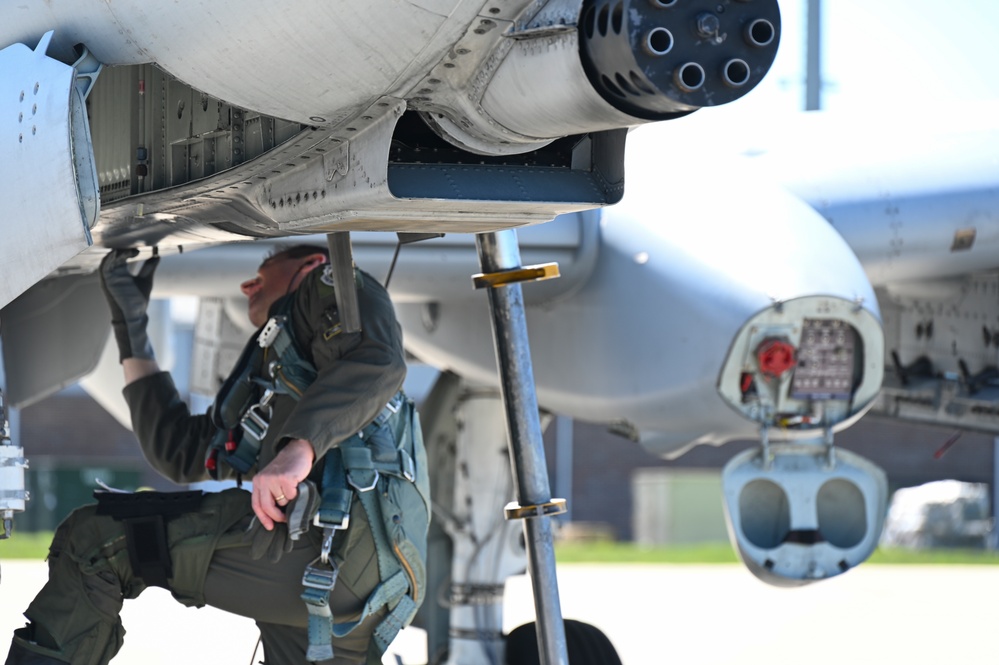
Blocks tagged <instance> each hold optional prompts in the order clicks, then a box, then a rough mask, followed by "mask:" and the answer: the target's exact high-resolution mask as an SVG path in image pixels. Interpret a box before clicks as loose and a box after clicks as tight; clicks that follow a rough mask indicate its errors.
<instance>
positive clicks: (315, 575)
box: [302, 556, 340, 591]
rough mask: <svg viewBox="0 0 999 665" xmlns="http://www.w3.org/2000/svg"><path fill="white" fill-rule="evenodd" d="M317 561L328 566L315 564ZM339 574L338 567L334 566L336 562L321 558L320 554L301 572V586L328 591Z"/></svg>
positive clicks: (334, 583) (334, 584)
mask: <svg viewBox="0 0 999 665" xmlns="http://www.w3.org/2000/svg"><path fill="white" fill-rule="evenodd" d="M317 563H318V564H321V565H322V566H328V568H327V567H320V566H317V565H316V564H317ZM339 574H340V569H339V568H337V567H336V564H334V563H333V562H332V561H329V560H328V559H327V560H323V558H322V556H319V557H317V558H316V559H314V560H313V561H312V563H310V564H309V565H308V566H306V567H305V572H304V573H302V586H304V587H306V588H307V589H320V590H322V591H330V590H332V589H333V587H334V586H336V578H337V575H339Z"/></svg>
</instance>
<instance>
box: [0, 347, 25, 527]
mask: <svg viewBox="0 0 999 665" xmlns="http://www.w3.org/2000/svg"><path fill="white" fill-rule="evenodd" d="M6 387H7V378H6V374H5V371H4V360H3V342H2V341H0V540H4V539H6V538H10V536H11V534H12V533H13V530H14V514H15V513H19V512H22V511H24V508H25V502H26V501H27V500H28V492H27V490H25V485H24V470H25V469H26V468H27V467H28V461H27V460H26V459H25V458H24V450H23V449H22V448H21V447H19V446H17V445H16V444H15V441H16V440H17V438H18V436H17V434H18V432H17V429H18V418H17V415H18V414H17V410H16V409H14V408H10V409H9V410H8V405H7V397H6V395H5V394H4V392H3V391H4V389H5V388H6Z"/></svg>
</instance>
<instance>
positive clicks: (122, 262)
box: [100, 249, 160, 360]
mask: <svg viewBox="0 0 999 665" xmlns="http://www.w3.org/2000/svg"><path fill="white" fill-rule="evenodd" d="M138 254H139V250H137V249H113V250H111V251H110V252H109V253H108V255H107V256H105V257H104V260H103V261H101V269H100V274H101V289H103V291H104V297H105V298H106V299H107V301H108V306H109V307H110V308H111V329H112V330H113V331H114V338H115V341H116V342H117V343H118V356H119V358H118V359H119V360H125V359H126V358H142V359H145V360H154V356H153V347H152V345H151V344H150V343H149V336H148V335H147V334H146V326H147V325H148V323H149V317H148V316H147V315H146V308H148V307H149V293H150V292H151V291H152V290H153V273H154V272H155V271H156V266H158V265H159V263H160V257H158V256H154V257H152V258H151V259H149V260H147V261H146V262H145V263H144V264H142V268H141V269H140V270H139V274H137V275H132V273H131V272H129V270H128V263H127V261H128V259H130V258H132V257H134V256H138Z"/></svg>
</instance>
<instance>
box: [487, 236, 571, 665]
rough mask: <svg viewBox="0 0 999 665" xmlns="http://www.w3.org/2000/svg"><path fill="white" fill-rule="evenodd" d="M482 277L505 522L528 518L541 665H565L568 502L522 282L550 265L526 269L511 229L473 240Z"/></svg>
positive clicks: (550, 273) (551, 272) (547, 273)
mask: <svg viewBox="0 0 999 665" xmlns="http://www.w3.org/2000/svg"><path fill="white" fill-rule="evenodd" d="M475 245H476V248H477V250H478V254H479V265H480V266H481V267H482V272H483V274H482V275H479V276H476V277H475V278H473V279H474V281H475V283H476V285H477V286H488V287H489V289H488V293H489V308H490V310H491V312H492V317H493V341H494V342H495V345H496V360H497V363H498V365H499V374H500V384H501V389H502V393H503V403H504V405H505V408H506V417H507V429H508V431H509V434H510V449H511V459H512V460H513V474H514V479H515V484H516V490H517V503H516V504H510V505H509V506H507V510H506V515H507V519H519V518H526V519H525V521H524V535H525V538H526V542H527V555H528V571H529V572H530V575H531V585H532V588H533V590H534V607H535V611H536V613H537V617H538V648H539V652H540V655H541V662H542V663H543V664H544V665H568V662H569V660H568V655H567V650H566V640H565V627H564V625H563V622H562V608H561V605H560V604H559V596H558V583H557V580H556V577H555V549H554V545H553V541H552V526H551V520H550V519H549V518H550V516H551V515H554V514H558V513H560V512H564V510H565V502H564V501H558V500H556V501H553V500H552V497H551V488H550V486H549V483H548V470H547V466H546V464H545V451H544V444H543V442H542V439H541V420H540V416H539V415H538V401H537V396H536V395H535V393H534V370H533V367H532V365H531V351H530V348H529V346H528V338H527V322H526V318H525V315H524V296H523V291H522V289H521V285H520V282H521V281H524V280H526V279H538V278H545V277H554V276H556V275H557V270H555V269H553V267H552V266H538V267H535V268H522V267H521V265H520V248H519V247H518V245H517V233H516V231H514V230H512V229H511V230H506V231H500V232H497V233H485V234H481V235H477V236H476V240H475Z"/></svg>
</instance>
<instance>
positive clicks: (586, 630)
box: [506, 619, 621, 665]
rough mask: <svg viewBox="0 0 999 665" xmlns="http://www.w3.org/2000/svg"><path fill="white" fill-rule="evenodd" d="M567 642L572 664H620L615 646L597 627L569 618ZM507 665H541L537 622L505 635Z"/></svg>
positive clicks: (567, 622) (566, 625) (566, 622)
mask: <svg viewBox="0 0 999 665" xmlns="http://www.w3.org/2000/svg"><path fill="white" fill-rule="evenodd" d="M565 642H566V647H567V650H568V652H569V665H621V658H620V657H619V656H618V655H617V650H616V649H614V645H613V644H611V641H610V639H609V638H608V637H607V636H606V635H604V634H603V632H602V631H601V630H600V629H599V628H597V627H596V626H591V625H590V624H588V623H583V622H582V621H575V620H573V619H566V620H565ZM506 665H541V657H540V656H539V655H538V630H537V626H536V625H535V624H534V622H531V623H525V624H524V625H523V626H518V627H517V628H514V629H513V630H512V631H510V634H509V635H507V636H506Z"/></svg>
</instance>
